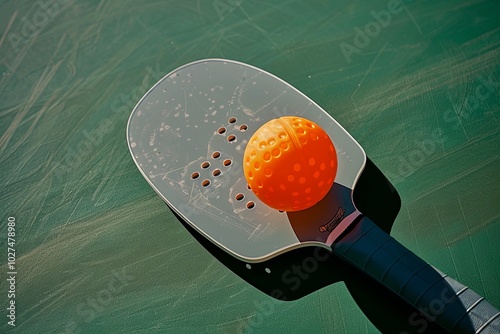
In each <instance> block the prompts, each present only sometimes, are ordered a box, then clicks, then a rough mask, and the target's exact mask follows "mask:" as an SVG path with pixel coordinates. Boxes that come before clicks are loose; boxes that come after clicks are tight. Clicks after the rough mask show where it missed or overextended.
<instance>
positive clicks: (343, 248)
mask: <svg viewBox="0 0 500 334" xmlns="http://www.w3.org/2000/svg"><path fill="white" fill-rule="evenodd" d="M332 248H333V250H334V252H335V254H336V255H337V256H339V257H340V258H342V259H344V260H345V261H347V262H348V263H350V264H352V265H354V266H355V267H357V268H358V269H360V270H361V271H364V272H366V273H367V274H368V275H370V276H371V277H373V278H374V279H375V280H377V281H378V282H380V283H382V284H383V285H384V286H386V287H387V288H389V289H390V290H391V291H393V292H394V293H396V294H397V295H399V296H401V297H402V298H403V299H404V300H406V301H407V302H408V303H410V304H411V305H413V306H414V307H415V308H417V309H418V310H419V312H416V313H415V314H412V315H411V316H410V317H409V319H408V321H409V323H410V325H412V326H415V329H416V330H417V331H418V332H423V331H424V330H425V328H426V327H427V324H428V321H435V322H436V323H438V324H439V325H440V326H442V327H443V328H444V329H445V330H447V331H449V332H450V333H480V334H486V333H497V334H498V333H500V312H499V311H498V310H497V309H496V308H495V307H494V306H492V305H491V304H490V303H489V302H488V301H486V300H485V299H484V298H483V297H481V296H479V295H478V294H477V293H475V292H474V291H472V290H471V289H469V288H468V287H466V286H464V285H462V284H460V283H459V282H457V281H455V280H454V279H452V278H451V277H449V276H447V275H446V274H443V273H441V272H440V271H438V270H437V269H435V268H434V267H432V266H431V265H429V264H427V263H426V262H425V261H423V260H422V259H421V258H419V257H418V256H417V255H415V254H414V253H412V252H411V251H410V250H408V249H407V248H405V247H404V246H403V245H401V244H400V243H399V242H397V241H396V240H395V239H394V238H393V237H391V236H390V235H388V234H387V233H385V232H384V231H383V230H381V229H380V228H379V227H378V226H377V225H375V223H373V222H372V221H371V220H370V219H369V218H367V217H363V218H362V219H361V220H360V221H359V223H357V224H356V225H355V226H354V227H353V230H352V231H350V232H349V233H347V234H346V235H345V236H343V237H342V238H340V240H338V241H336V242H335V243H334V244H333V245H332ZM402 333H405V332H402Z"/></svg>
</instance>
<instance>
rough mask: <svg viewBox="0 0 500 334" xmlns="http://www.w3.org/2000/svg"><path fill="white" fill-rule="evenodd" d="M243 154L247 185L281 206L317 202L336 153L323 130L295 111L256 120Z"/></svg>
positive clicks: (301, 206) (331, 179) (272, 204)
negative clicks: (257, 125) (258, 124)
mask: <svg viewBox="0 0 500 334" xmlns="http://www.w3.org/2000/svg"><path fill="white" fill-rule="evenodd" d="M243 159H244V160H243V162H244V164H243V170H244V173H245V178H246V180H247V182H248V184H249V186H250V187H251V189H252V191H253V192H254V193H255V195H256V196H257V197H258V198H259V199H260V200H261V201H262V202H264V203H266V204H267V205H268V206H270V207H272V208H274V209H277V210H282V211H289V212H290V211H299V210H304V209H307V208H309V207H311V206H313V205H314V204H316V203H318V202H319V201H320V200H321V199H322V198H323V197H325V195H326V194H327V193H328V191H329V190H330V188H331V186H332V184H333V182H334V180H335V175H336V174H337V154H336V152H335V147H334V145H333V143H332V140H331V139H330V137H329V136H328V134H327V133H326V132H325V131H324V130H323V129H322V128H321V127H320V126H319V125H318V124H316V123H314V122H313V121H310V120H308V119H305V118H302V117H296V116H285V117H280V118H278V119H273V120H270V121H269V122H267V123H266V124H264V125H262V126H261V127H260V128H259V129H258V130H257V131H255V133H254V134H253V136H252V137H251V138H250V140H249V142H248V144H247V147H246V149H245V154H244V157H243Z"/></svg>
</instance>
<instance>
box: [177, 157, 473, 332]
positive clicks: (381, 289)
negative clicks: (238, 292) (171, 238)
mask: <svg viewBox="0 0 500 334" xmlns="http://www.w3.org/2000/svg"><path fill="white" fill-rule="evenodd" d="M353 198H354V201H355V203H356V207H357V208H358V209H359V210H360V211H361V212H363V213H364V214H365V215H367V216H368V217H370V218H371V220H373V222H375V224H377V225H378V226H379V227H380V228H381V229H382V230H384V231H385V232H386V233H390V230H391V228H392V225H393V223H394V220H395V218H396V216H397V214H398V212H399V208H400V204H401V202H400V198H399V195H398V194H397V192H396V190H395V189H394V188H393V187H392V185H391V184H390V182H389V181H388V180H387V179H386V178H385V176H384V175H383V174H382V173H381V172H380V170H379V169H378V168H377V167H376V166H375V165H374V164H373V163H372V162H371V161H370V160H367V165H366V168H365V170H364V171H363V174H362V175H361V177H360V179H359V181H358V184H357V185H356V189H355V191H354V194H353ZM381 208H383V210H382V209H381ZM172 212H173V214H174V215H175V216H176V217H177V219H178V220H179V221H180V222H181V223H182V224H183V225H184V227H185V228H186V229H187V230H188V231H189V232H190V233H191V235H192V236H193V237H194V238H195V239H196V240H197V241H198V242H199V243H200V244H201V245H202V246H203V247H205V249H206V250H207V251H208V252H210V254H212V255H213V256H214V257H215V258H217V259H218V260H219V261H220V262H221V263H222V264H224V265H225V266H226V267H228V268H229V269H230V270H231V271H233V272H234V273H235V274H236V275H238V276H239V277H240V278H242V279H243V280H245V281H246V282H248V283H249V284H251V285H252V286H254V287H255V288H257V289H258V290H260V291H262V292H264V293H265V294H267V295H269V296H271V297H273V298H275V299H279V300H282V301H292V300H297V299H299V298H302V297H304V296H306V295H308V294H310V293H313V292H315V291H317V290H319V289H321V288H323V287H325V286H328V285H330V284H333V283H336V282H339V281H344V282H345V285H346V287H347V289H348V290H349V292H350V293H351V295H352V297H353V299H354V300H355V302H356V303H357V304H358V306H359V307H360V309H361V310H362V311H363V313H364V314H365V315H366V316H367V318H368V319H369V320H370V321H371V322H372V323H373V324H374V326H375V327H377V328H378V329H379V330H380V331H381V332H382V333H446V331H444V330H443V329H442V328H441V327H440V326H438V325H437V324H436V323H435V322H434V321H433V316H435V315H436V314H433V313H432V312H430V313H429V312H428V315H429V316H428V317H426V316H425V315H424V312H422V311H421V310H417V309H416V308H415V307H413V306H411V305H410V304H408V303H407V302H406V301H404V300H403V299H401V298H400V297H399V296H397V295H396V294H395V293H393V292H391V291H390V290H389V289H387V288H386V287H385V286H383V285H382V284H380V283H378V282H377V281H375V280H374V279H372V278H371V277H369V276H368V275H366V274H364V273H362V272H360V271H358V270H357V269H356V268H354V267H352V266H351V265H349V264H347V263H345V262H344V261H343V260H341V259H340V258H338V257H337V256H335V255H334V254H332V253H331V252H329V251H327V250H326V249H324V248H321V247H314V246H313V247H303V248H299V249H295V250H292V251H289V252H287V253H285V254H281V255H279V256H277V257H274V258H272V259H270V260H268V261H265V262H262V263H252V264H251V265H250V266H247V263H246V262H244V261H241V260H238V259H236V258H235V257H233V256H231V255H229V254H228V253H227V252H225V251H223V250H222V249H221V248H219V247H217V246H216V245H214V244H213V243H212V242H210V241H209V240H207V239H206V238H205V237H203V236H202V235H200V234H199V233H198V232H197V231H196V230H195V229H194V228H192V227H191V226H190V225H189V224H188V223H186V222H184V220H183V219H182V218H181V217H179V216H178V215H177V214H176V213H175V212H174V211H172ZM436 275H438V274H437V272H436ZM441 285H443V286H441ZM445 288H450V287H449V286H445V284H444V283H436V285H435V286H434V287H429V288H428V289H427V291H428V292H432V291H442V290H443V289H445ZM424 290H426V288H424ZM317 293H321V291H319V292H317ZM445 296H447V295H445ZM441 299H442V296H440V295H439V294H438V295H436V298H435V300H436V302H435V305H429V307H432V306H434V308H437V307H438V306H439V301H440V300H441ZM453 307H455V308H462V311H464V310H465V307H464V306H463V305H460V303H459V302H456V301H455V304H454V305H453ZM332 312H336V310H335V309H332ZM434 313H436V312H434ZM463 327H464V328H467V327H468V326H467V325H466V324H464V326H463ZM470 328H472V327H470Z"/></svg>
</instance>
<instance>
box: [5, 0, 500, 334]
mask: <svg viewBox="0 0 500 334" xmlns="http://www.w3.org/2000/svg"><path fill="white" fill-rule="evenodd" d="M391 3H392V2H391V1H388V0H376V1H329V2H327V1H307V2H306V1H298V0H289V1H252V0H239V1H235V0H231V1H230V0H217V1H215V2H213V1H212V0H207V1H201V0H198V1H192V0H189V1H137V0H135V1H102V2H99V1H78V2H77V1H71V0H70V1H59V2H57V1H55V0H42V1H41V2H36V3H35V2H33V1H27V0H23V1H2V4H1V5H0V74H1V76H0V210H1V217H0V219H1V222H0V226H1V229H0V230H1V237H0V240H1V241H2V246H1V247H0V249H2V254H0V259H1V260H0V264H1V266H0V272H1V274H0V277H1V278H2V279H1V280H0V282H1V283H0V287H1V292H0V296H1V297H0V301H1V307H2V310H3V311H2V314H1V317H0V319H2V321H1V324H0V332H2V333H3V332H7V331H8V332H13V333H14V332H16V333H42V332H43V333H46V332H49V333H98V332H103V333H104V332H123V333H140V332H149V333H150V332H158V333H199V332H203V333H205V332H206V333H237V332H239V331H241V330H242V329H244V328H245V327H246V324H248V323H250V322H253V323H258V326H254V327H252V328H251V329H252V330H253V332H254V333H376V332H377V330H376V328H375V327H374V326H373V325H372V324H371V323H370V322H369V321H368V320H367V319H366V317H365V316H364V315H363V313H362V312H361V311H360V310H359V308H358V307H357V305H356V304H355V303H354V301H353V300H352V298H351V297H350V295H349V293H348V292H347V290H346V289H345V287H344V286H343V285H342V284H337V285H334V286H330V287H328V288H325V289H323V290H321V291H320V292H316V293H314V294H312V295H310V296H308V297H306V298H303V299H301V300H299V301H296V302H290V303H275V304H273V311H272V312H271V313H270V314H268V315H264V316H262V312H261V311H259V307H258V305H261V304H262V303H268V302H269V300H270V299H269V298H268V297H267V296H265V295H263V294H262V293H260V292H258V291H256V290H255V289H254V288H252V287H250V286H248V285H247V284H246V283H244V282H243V281H242V280H240V279H239V278H238V277H236V276H235V275H234V274H232V272H230V271H229V270H227V269H226V268H225V267H223V266H222V265H221V264H219V263H218V262H217V261H216V260H214V259H213V258H212V257H211V256H210V255H209V254H208V253H207V252H206V251H205V250H204V249H203V248H202V247H201V246H199V245H198V244H197V243H196V242H195V241H194V239H193V238H192V237H191V236H190V235H189V234H188V233H187V232H186V231H185V230H184V228H183V227H182V226H181V225H180V224H179V223H178V222H176V220H175V218H174V217H173V216H172V215H171V214H170V213H169V211H168V209H167V207H166V206H165V205H164V204H163V203H162V202H161V201H160V199H159V198H158V197H157V196H156V195H155V194H154V192H153V190H152V189H150V187H149V186H148V185H147V183H146V181H145V180H144V179H143V178H142V176H141V175H140V173H139V172H138V170H137V168H136V167H135V165H134V163H133V162H132V159H131V157H130V155H129V152H128V149H127V145H126V139H125V127H126V121H127V117H128V115H129V114H130V112H131V110H132V108H133V105H134V104H135V103H136V102H137V101H138V99H139V98H140V97H141V96H142V94H143V93H144V92H145V91H146V90H147V89H148V88H149V87H150V86H151V85H153V83H154V82H156V81H157V80H158V79H159V78H160V77H162V76H163V75H165V74H166V73H168V72H169V71H171V70H173V69H174V68H176V67H177V66H180V65H182V64H184V63H187V62H189V61H193V60H197V59H201V58H207V57H223V58H230V59H235V60H239V61H243V62H247V63H250V64H252V65H255V66H258V67H261V68H263V69H265V70H267V71H269V72H271V73H274V74H276V75H278V76H280V77H281V78H283V79H284V80H286V81H288V82H290V83H291V84H292V85H294V86H295V87H297V88H298V89H300V90H301V91H303V92H304V93H306V94H307V95H308V96H310V97H311V98H312V99H313V100H315V101H316V102H317V103H319V104H320V105H321V106H322V107H324V108H325V109H326V110H327V111H328V112H330V113H331V114H332V115H333V116H334V117H335V118H336V119H337V120H338V121H339V122H340V123H341V124H342V125H343V126H344V127H345V128H346V129H347V130H348V131H350V133H351V134H352V135H353V136H354V137H355V138H356V139H357V140H358V141H359V142H360V143H361V145H362V146H363V147H364V148H365V151H366V152H367V154H368V156H369V157H370V158H371V159H372V160H373V161H374V162H375V163H376V164H377V165H378V166H379V167H380V169H381V170H382V171H384V173H386V174H387V175H388V176H389V178H390V179H391V181H392V182H393V183H394V184H395V185H396V188H397V189H398V191H399V192H400V194H401V197H402V200H403V207H402V209H401V212H400V215H399V216H398V219H397V221H396V223H395V226H394V230H393V235H394V236H395V237H396V238H397V239H398V240H400V241H401V242H402V243H403V244H404V245H406V246H407V247H409V248H410V249H411V250H413V251H414V252H416V253H417V254H418V255H420V256H422V257H423V258H424V259H426V260H427V261H428V262H430V263H431V264H433V265H435V266H436V267H438V268H440V269H441V270H443V271H445V272H447V273H448V274H450V275H451V276H453V277H455V278H457V279H458V280H459V281H461V282H462V283H463V284H466V285H469V286H470V287H472V288H473V289H474V290H475V291H477V292H478V293H480V294H482V295H483V296H485V297H487V298H488V299H489V301H490V302H491V303H492V304H493V305H495V306H496V307H497V308H500V274H499V271H500V261H499V260H498V258H499V255H498V254H499V251H500V243H499V241H498V236H499V235H500V224H499V221H500V218H499V211H500V210H499V204H498V203H499V202H500V177H499V176H498V172H499V171H500V163H499V147H500V143H499V129H500V126H499V125H500V124H499V111H500V98H499V96H500V94H499V88H500V84H499V82H500V63H499V59H500V4H499V3H498V1H486V0H476V1H468V2H466V1H459V0H453V1H452V0H447V1H445V0H443V1H416V0H415V1H410V0H407V1H404V2H403V4H404V5H401V4H399V6H403V7H401V10H400V12H399V13H395V14H392V15H391V18H390V22H388V23H387V24H384V25H385V27H383V28H381V29H380V31H379V32H378V34H377V35H376V36H375V35H373V37H370V38H369V40H365V41H357V42H359V43H357V45H358V46H359V47H358V48H357V49H356V50H353V49H351V51H352V53H350V55H349V57H346V56H345V55H344V54H343V52H342V47H344V48H348V47H349V46H347V44H349V45H351V48H352V47H355V45H356V44H355V33H356V32H355V29H356V28H360V29H364V28H365V26H366V25H367V24H368V25H369V26H372V27H373V25H370V24H371V22H375V19H374V16H373V15H372V14H371V13H370V12H371V11H375V12H379V11H381V10H385V9H387V8H388V6H389V7H390V4H391ZM42 4H45V6H49V7H50V6H52V7H51V9H49V11H50V10H51V11H52V13H49V14H51V15H48V14H47V12H46V11H47V10H46V9H43V8H42V7H43V6H42ZM214 4H215V5H216V6H214ZM216 7H217V9H216ZM35 24H37V25H35ZM360 43H361V44H360ZM477 92H480V93H481V94H482V97H481V98H479V99H477V98H476V96H477ZM422 143H424V144H425V146H424V148H422V147H421V144H422ZM410 161H411V162H410ZM410 164H411V165H410ZM8 216H14V217H15V218H16V222H17V237H16V241H17V244H16V250H17V271H18V275H17V283H18V284H17V293H16V305H17V319H16V325H17V326H16V327H15V328H14V329H13V328H11V327H10V326H8V325H7V318H6V314H7V311H6V309H5V308H6V307H7V297H6V295H7V288H8V287H7V285H6V280H5V277H6V275H7V274H6V272H7V271H8V270H7V266H6V264H5V262H6V257H7V254H6V235H7V227H6V225H7V217H8ZM116 277H119V278H120V279H119V280H118V279H117V278H116ZM115 283H116V284H115ZM260 317H262V318H260ZM260 320H262V321H260ZM388 321H390V319H388Z"/></svg>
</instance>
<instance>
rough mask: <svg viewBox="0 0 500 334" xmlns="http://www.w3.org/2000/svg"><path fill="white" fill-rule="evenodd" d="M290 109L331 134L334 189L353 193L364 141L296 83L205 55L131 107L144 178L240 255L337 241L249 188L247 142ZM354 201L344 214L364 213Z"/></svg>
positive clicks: (253, 258)
mask: <svg viewBox="0 0 500 334" xmlns="http://www.w3.org/2000/svg"><path fill="white" fill-rule="evenodd" d="M287 115H297V116H301V117H304V118H307V119H310V120H312V121H314V122H316V123H317V124H319V125H320V126H321V127H322V128H323V129H324V130H325V131H326V132H327V133H328V135H329V136H330V138H331V139H332V141H333V143H334V144H335V147H336V150H337V156H338V159H339V161H338V171H337V176H336V180H335V183H336V185H334V187H338V188H339V189H340V188H342V189H347V190H348V193H349V194H350V193H351V190H352V189H353V187H354V185H355V183H356V180H357V178H358V176H359V174H360V172H361V171H362V170H363V168H364V164H365V159H366V157H365V154H364V151H363V149H362V148H361V146H360V145H359V144H358V143H357V142H356V141H355V140H354V139H353V138H352V137H351V136H350V135H349V134H348V133H347V131H345V130H344V129H343V128H342V127H341V126H340V125H339V124H338V123H337V122H336V121H335V120H334V119H333V118H332V117H331V116H330V115H328V114H327V113H326V112H325V111H324V110H323V109H321V107H319V106H318V105H317V104H315V103H314V102H313V101H312V100H311V99H309V98H308V97H307V96H305V95H304V94H302V93H301V92H299V91H298V90H297V89H295V88H294V87H292V86H290V85H289V84H287V83H286V82H284V81H283V80H281V79H279V78H277V77H275V76H273V75H271V74H269V73H267V72H265V71H262V70H260V69H258V68H255V67H252V66H249V65H246V64H243V63H239V62H235V61H229V60H220V59H208V60H202V61H197V62H194V63H190V64H187V65H184V66H182V67H180V68H178V69H176V70H175V71H173V72H171V73H169V74H167V75H166V76H165V77H164V78H163V79H161V80H160V81H159V82H158V83H157V84H156V85H155V86H154V87H153V88H151V89H150V90H149V91H148V92H147V93H146V95H145V96H144V97H143V98H142V99H141V100H140V101H139V103H138V104H137V106H136V107H135V108H134V110H133V111H132V114H131V116H130V119H129V122H128V127H127V140H128V145H129V149H130V152H131V154H132V157H133V159H134V161H135V162H136V164H137V166H138V168H139V170H140V171H141V173H142V174H143V176H144V177H145V178H146V180H147V181H148V182H149V184H150V185H151V186H152V187H153V189H154V190H155V191H156V192H157V193H158V195H159V196H160V197H161V198H162V199H163V200H164V201H165V202H166V203H167V204H168V205H169V206H170V207H171V208H172V209H173V210H174V211H175V212H176V213H177V214H179V215H180V216H181V217H182V218H183V219H184V220H185V221H186V222H187V223H189V224H190V225H192V226H193V227H194V228H195V229H196V230H198V231H199V232H200V233H202V234H203V235H204V236H205V237H207V238H208V239H209V240H211V241H212V242H213V243H215V244H216V245H218V246H219V247H221V248H223V249H224V250H226V251H228V252H229V253H230V254H232V255H233V256H235V257H237V258H239V259H241V260H244V261H248V262H260V261H264V260H266V259H269V258H271V257H273V256H276V255H278V254H280V253H282V252H286V251H288V250H290V249H293V248H296V247H301V246H304V245H310V244H316V245H320V246H324V247H328V246H327V244H326V240H327V237H328V235H326V236H324V237H323V235H322V236H321V237H318V238H315V237H313V239H314V240H309V239H308V240H305V239H303V238H300V237H297V234H296V232H295V231H294V228H293V227H292V224H291V222H290V219H289V215H288V214H286V213H282V212H279V211H277V210H275V209H272V208H270V207H268V206H266V205H265V204H264V203H262V202H261V201H260V200H259V199H258V198H257V197H256V196H255V195H254V194H253V193H252V191H251V190H250V189H248V187H247V183H246V180H245V177H244V174H243V167H242V162H243V153H244V150H245V146H246V143H247V141H248V140H249V138H250V137H251V136H252V134H253V132H254V131H255V130H257V129H258V128H259V127H260V126H261V125H263V124H264V123H266V122H267V121H269V120H271V119H274V118H278V117H281V116H287ZM332 189H333V187H332ZM344 193H345V192H344ZM342 196H344V197H345V195H342ZM334 197H335V196H334ZM337 197H338V196H337ZM337 197H335V198H337ZM349 197H350V195H349ZM348 201H349V203H348V204H347V206H349V208H347V212H345V213H344V214H343V217H345V216H347V215H348V214H350V213H352V212H353V211H354V210H355V209H354V206H353V204H352V201H351V199H350V198H349V199H348ZM345 206H346V205H344V207H345ZM344 209H345V208H344ZM299 216H300V215H299ZM301 228H302V229H304V227H303V226H302V227H301ZM312 228H313V229H317V227H316V226H315V225H312ZM299 239H300V240H299ZM328 248H329V247H328Z"/></svg>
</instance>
